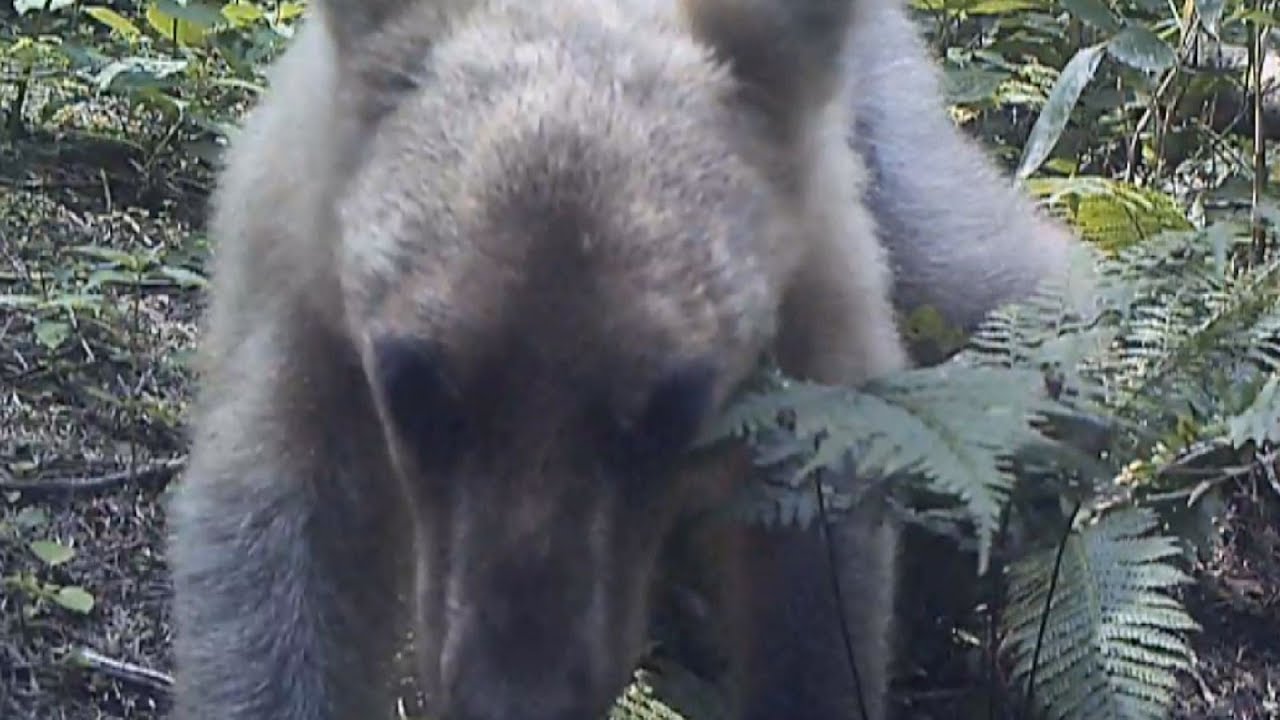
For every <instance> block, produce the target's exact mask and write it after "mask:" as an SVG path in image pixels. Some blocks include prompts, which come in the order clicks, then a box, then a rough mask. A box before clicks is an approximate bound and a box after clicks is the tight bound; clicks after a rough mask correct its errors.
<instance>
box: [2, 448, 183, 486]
mask: <svg viewBox="0 0 1280 720" xmlns="http://www.w3.org/2000/svg"><path fill="white" fill-rule="evenodd" d="M186 463H187V458H186V456H185V455H184V456H179V457H172V458H168V459H166V460H158V461H156V462H154V463H149V464H147V465H142V466H140V467H136V468H131V469H126V470H119V471H117V472H111V473H106V474H104V475H87V476H82V477H69V478H67V477H64V478H44V479H37V480H22V481H18V480H14V479H13V477H11V476H10V475H8V474H7V473H5V472H4V471H3V470H0V491H3V492H21V493H26V494H29V495H44V494H52V493H59V492H98V491H102V490H110V489H113V488H116V487H119V486H121V485H127V484H129V483H133V482H151V481H164V482H167V481H168V480H169V479H170V478H172V477H173V475H174V474H175V473H176V472H177V471H178V470H180V469H182V467H183V466H184V465H186Z"/></svg>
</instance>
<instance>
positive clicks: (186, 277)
mask: <svg viewBox="0 0 1280 720" xmlns="http://www.w3.org/2000/svg"><path fill="white" fill-rule="evenodd" d="M160 274H161V275H164V276H165V277H167V278H169V279H170V280H172V281H174V282H176V283H178V284H179V285H181V286H183V287H193V288H202V287H206V286H207V285H208V284H209V281H208V280H207V279H206V278H205V277H204V276H203V275H201V274H200V273H198V272H195V271H194V270H188V269H187V268H184V267H173V266H170V265H165V266H163V267H161V268H160Z"/></svg>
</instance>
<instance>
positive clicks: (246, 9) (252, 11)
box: [221, 2, 262, 27]
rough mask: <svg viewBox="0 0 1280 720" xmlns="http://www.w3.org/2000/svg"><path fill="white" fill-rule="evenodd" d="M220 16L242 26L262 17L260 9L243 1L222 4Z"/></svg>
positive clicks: (237, 25)
mask: <svg viewBox="0 0 1280 720" xmlns="http://www.w3.org/2000/svg"><path fill="white" fill-rule="evenodd" d="M221 12H222V16H223V17H225V18H226V19H227V20H230V21H231V24H233V25H235V26H236V27H243V26H245V25H250V24H253V23H255V22H258V21H259V20H261V19H262V9H261V8H259V7H258V6H257V5H254V4H252V3H245V2H232V3H227V4H226V5H223V6H222V11H221Z"/></svg>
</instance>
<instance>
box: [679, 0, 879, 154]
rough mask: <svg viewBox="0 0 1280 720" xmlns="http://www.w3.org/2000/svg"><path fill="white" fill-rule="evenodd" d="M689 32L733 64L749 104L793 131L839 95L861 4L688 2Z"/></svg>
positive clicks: (822, 0) (835, 0) (845, 0)
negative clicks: (845, 57) (856, 8)
mask: <svg viewBox="0 0 1280 720" xmlns="http://www.w3.org/2000/svg"><path fill="white" fill-rule="evenodd" d="M682 7H683V10H684V14H685V17H686V19H687V21H688V24H689V28H690V30H691V31H692V33H693V34H694V36H695V37H697V38H698V39H700V40H702V41H703V42H705V43H706V44H708V45H710V46H711V48H712V49H713V50H714V52H715V53H716V55H717V56H719V57H720V58H721V59H722V60H723V61H724V62H726V63H727V64H728V65H729V67H730V68H731V70H732V72H733V75H734V76H735V77H736V78H737V79H738V81H739V82H740V83H741V85H742V92H743V100H744V101H746V102H747V103H748V104H750V105H752V106H754V107H756V108H757V109H759V110H761V111H763V112H764V114H765V117H766V118H767V119H768V120H769V121H770V122H771V124H773V125H775V126H776V127H777V128H778V129H780V130H788V129H792V128H794V127H795V126H796V124H797V123H801V122H803V121H804V120H805V119H807V118H808V117H809V116H811V115H812V114H813V113H814V112H815V111H816V110H817V109H819V108H821V107H823V106H825V105H826V104H827V103H828V102H830V101H831V100H832V99H833V97H834V96H835V95H836V94H837V93H838V92H839V91H840V83H841V80H842V78H843V72H842V69H841V66H842V64H843V61H844V55H845V52H844V51H845V46H846V44H847V38H848V37H849V32H850V28H851V27H852V24H853V20H854V10H855V5H854V0H682Z"/></svg>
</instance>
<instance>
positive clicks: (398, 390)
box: [373, 337, 466, 467]
mask: <svg viewBox="0 0 1280 720" xmlns="http://www.w3.org/2000/svg"><path fill="white" fill-rule="evenodd" d="M373 352H374V363H375V368H376V384H377V386H378V389H379V391H380V392H381V393H382V401H383V403H384V404H385V406H386V408H387V412H388V414H389V415H390V417H391V421H392V423H393V424H394V425H395V429H396V431H397V432H398V433H399V434H400V436H401V438H403V440H404V442H405V443H406V444H407V445H408V446H409V447H411V448H413V450H414V452H415V453H416V454H417V455H418V457H419V459H420V460H421V461H422V462H423V463H424V464H426V465H429V466H432V467H438V466H440V465H442V464H447V463H448V462H449V461H450V460H451V459H452V458H454V457H456V455H457V454H458V452H459V450H460V448H461V444H462V441H463V440H464V439H465V438H464V435H465V433H466V416H465V413H464V408H463V403H462V398H461V397H460V395H459V394H458V392H457V391H456V390H455V389H454V388H453V387H452V386H451V385H450V384H449V382H448V379H447V378H446V377H445V373H444V369H445V366H444V362H443V359H442V357H441V355H440V353H439V351H438V349H437V348H436V347H435V346H434V345H432V344H431V343H429V342H425V341H422V340H417V339H412V338H404V337H384V338H380V339H378V340H377V341H375V343H374V348H373Z"/></svg>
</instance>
